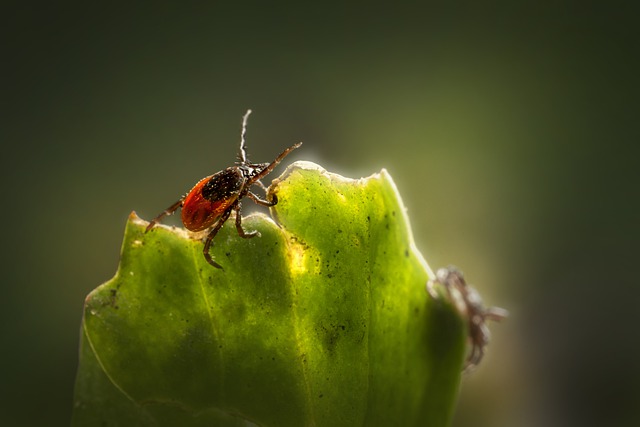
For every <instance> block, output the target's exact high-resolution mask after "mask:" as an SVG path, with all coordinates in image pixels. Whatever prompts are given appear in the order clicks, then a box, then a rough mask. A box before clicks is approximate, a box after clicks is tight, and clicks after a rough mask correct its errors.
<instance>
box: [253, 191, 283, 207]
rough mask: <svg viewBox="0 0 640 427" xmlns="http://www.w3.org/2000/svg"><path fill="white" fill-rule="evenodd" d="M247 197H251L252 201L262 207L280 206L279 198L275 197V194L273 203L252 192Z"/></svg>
mask: <svg viewBox="0 0 640 427" xmlns="http://www.w3.org/2000/svg"><path fill="white" fill-rule="evenodd" d="M247 196H249V198H250V199H251V200H253V201H254V202H256V203H257V204H259V205H262V206H267V207H269V206H275V205H277V204H278V198H277V197H276V196H275V194H274V195H273V200H272V201H268V200H265V199H261V198H260V196H258V195H256V194H253V193H252V192H251V191H249V192H248V193H247Z"/></svg>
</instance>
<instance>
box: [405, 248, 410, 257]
mask: <svg viewBox="0 0 640 427" xmlns="http://www.w3.org/2000/svg"><path fill="white" fill-rule="evenodd" d="M404 256H405V257H406V258H409V249H405V250H404Z"/></svg>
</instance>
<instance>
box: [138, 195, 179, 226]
mask: <svg viewBox="0 0 640 427" xmlns="http://www.w3.org/2000/svg"><path fill="white" fill-rule="evenodd" d="M183 201H184V197H181V198H180V200H178V201H177V202H175V203H174V204H172V205H171V206H169V207H168V208H167V209H165V210H164V211H162V213H161V214H160V215H158V216H157V217H155V218H153V219H152V220H151V222H149V225H147V228H146V229H145V230H144V232H145V233H146V232H147V231H149V230H151V229H152V228H153V226H154V225H156V224H157V223H158V222H160V220H161V219H162V218H164V217H165V216H167V215H171V214H172V213H174V212H175V211H176V210H177V209H178V208H179V207H181V206H182V202H183Z"/></svg>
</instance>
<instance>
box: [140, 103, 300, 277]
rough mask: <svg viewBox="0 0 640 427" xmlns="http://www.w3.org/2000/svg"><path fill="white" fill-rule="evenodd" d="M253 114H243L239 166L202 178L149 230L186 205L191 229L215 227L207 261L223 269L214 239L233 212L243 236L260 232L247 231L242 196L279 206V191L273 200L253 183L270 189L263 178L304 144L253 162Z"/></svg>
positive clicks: (186, 223) (184, 220)
mask: <svg viewBox="0 0 640 427" xmlns="http://www.w3.org/2000/svg"><path fill="white" fill-rule="evenodd" d="M250 114H251V110H247V112H246V113H245V115H244V116H243V117H242V132H241V134H240V149H239V150H238V160H237V161H236V163H235V165H234V166H230V167H228V168H226V169H224V170H221V171H220V172H217V173H215V174H213V175H210V176H207V177H205V178H202V179H201V180H200V181H198V182H197V183H196V185H194V186H193V188H192V189H191V190H190V191H189V192H188V193H187V194H186V195H184V196H182V197H181V198H180V200H178V201H177V202H175V203H174V204H172V205H171V206H169V207H168V208H167V209H165V210H164V211H163V212H162V213H161V214H160V215H158V216H157V217H155V218H154V219H153V220H151V222H150V223H149V225H148V226H147V228H146V230H145V233H146V232H148V231H149V230H151V229H152V228H153V226H154V225H156V224H157V223H158V222H160V220H161V219H162V218H163V217H165V216H166V215H171V214H172V213H174V212H175V211H176V210H177V209H178V208H182V224H184V226H185V228H186V229H187V230H190V231H203V230H206V229H208V228H211V231H209V234H208V235H207V238H206V240H205V243H204V248H203V251H202V252H203V253H204V258H205V259H206V260H207V262H208V263H209V264H211V265H212V266H214V267H216V268H222V266H221V265H220V264H218V263H217V262H215V261H214V260H213V258H212V257H211V254H210V253H209V249H210V248H211V242H212V241H213V238H214V237H216V234H218V231H219V230H220V228H221V227H222V225H223V224H224V223H225V222H226V221H227V219H229V216H230V215H231V212H232V211H235V213H236V230H238V234H239V235H240V237H243V238H251V237H255V236H257V235H259V233H258V231H257V230H254V231H249V232H247V231H245V230H244V228H242V215H241V210H242V199H243V198H244V197H245V196H248V197H249V198H250V199H251V200H253V201H254V202H255V203H257V204H259V205H262V206H275V205H276V204H277V203H278V198H277V197H276V195H275V194H274V195H273V197H272V199H271V200H270V201H269V200H266V199H262V198H260V197H259V196H258V195H256V194H255V193H253V192H251V186H252V185H258V186H259V187H261V188H262V189H263V190H264V191H265V192H266V191H267V188H266V187H265V186H264V184H263V183H262V182H261V181H260V179H262V178H264V177H265V176H266V175H268V174H269V173H270V172H271V171H272V170H273V169H274V168H275V167H276V166H277V165H278V163H280V162H281V161H282V159H284V158H285V157H286V156H287V155H289V153H291V152H292V151H293V150H295V149H296V148H298V147H300V146H301V145H302V142H299V143H297V144H294V145H292V146H291V147H289V148H287V149H286V150H284V151H283V152H282V153H280V155H279V156H278V157H276V159H275V160H274V161H272V162H271V163H251V162H249V160H247V153H246V151H245V141H244V137H245V134H246V132H247V119H248V118H249V115H250Z"/></svg>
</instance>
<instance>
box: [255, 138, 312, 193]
mask: <svg viewBox="0 0 640 427" xmlns="http://www.w3.org/2000/svg"><path fill="white" fill-rule="evenodd" d="M301 145H302V142H298V143H297V144H293V145H292V146H291V147H289V148H287V149H286V150H284V151H283V152H282V153H280V155H279V156H278V157H276V159H275V160H274V161H273V162H271V163H269V166H267V167H266V168H264V170H263V171H262V172H260V173H259V174H257V175H256V176H254V177H253V178H252V179H251V182H250V184H253V183H254V182H256V181H258V180H260V179H261V178H264V177H265V176H267V175H268V174H269V173H270V172H271V171H272V170H273V169H274V168H275V167H276V166H278V163H280V162H281V161H282V159H284V158H285V157H287V155H288V154H289V153H291V152H292V151H293V150H295V149H296V148H298V147H300V146H301Z"/></svg>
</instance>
